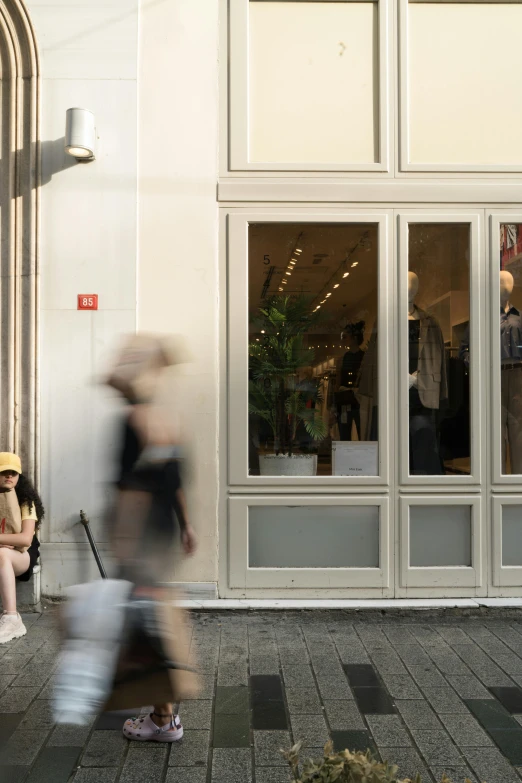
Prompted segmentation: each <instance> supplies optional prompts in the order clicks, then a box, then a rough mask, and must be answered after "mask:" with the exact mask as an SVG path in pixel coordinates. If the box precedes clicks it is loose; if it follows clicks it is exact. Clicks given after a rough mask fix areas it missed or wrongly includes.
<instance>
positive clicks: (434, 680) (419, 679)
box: [408, 665, 447, 688]
mask: <svg viewBox="0 0 522 783" xmlns="http://www.w3.org/2000/svg"><path fill="white" fill-rule="evenodd" d="M408 669H409V671H410V674H411V676H412V677H413V679H414V680H415V682H416V683H417V685H420V687H421V688H425V687H428V688H430V687H431V688H444V686H445V685H447V683H446V680H445V679H444V677H443V676H442V674H441V673H440V672H439V670H438V669H437V668H435V666H433V665H432V666H408Z"/></svg>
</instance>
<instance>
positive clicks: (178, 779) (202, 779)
mask: <svg viewBox="0 0 522 783" xmlns="http://www.w3.org/2000/svg"><path fill="white" fill-rule="evenodd" d="M223 780H224V778H223ZM206 781H207V769H206V767H204V768H196V767H184V768H182V767H176V769H169V770H168V771H167V777H166V778H165V783H206Z"/></svg>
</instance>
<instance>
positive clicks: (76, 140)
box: [65, 108, 96, 161]
mask: <svg viewBox="0 0 522 783" xmlns="http://www.w3.org/2000/svg"><path fill="white" fill-rule="evenodd" d="M95 148H96V128H95V123H94V114H93V113H92V112H91V111H87V109H78V108H75V109H67V114H66V118H65V151H66V152H67V153H68V154H69V155H72V157H73V158H77V159H78V160H82V161H89V160H94V151H95Z"/></svg>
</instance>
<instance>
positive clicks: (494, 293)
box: [488, 210, 522, 491]
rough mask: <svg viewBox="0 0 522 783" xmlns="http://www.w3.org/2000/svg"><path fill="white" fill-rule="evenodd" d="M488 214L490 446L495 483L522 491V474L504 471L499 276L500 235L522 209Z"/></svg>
mask: <svg viewBox="0 0 522 783" xmlns="http://www.w3.org/2000/svg"><path fill="white" fill-rule="evenodd" d="M488 214H489V221H488V222H489V259H490V263H489V268H490V276H491V277H490V281H489V282H490V284H489V291H490V293H491V296H490V342H491V413H490V415H491V449H490V453H491V455H492V473H493V475H492V481H493V484H498V485H500V486H504V487H506V486H509V487H510V489H514V488H515V487H517V488H518V489H519V490H520V491H522V475H520V474H516V473H515V474H513V475H509V474H503V473H502V438H501V434H502V396H501V386H500V384H501V375H500V373H501V370H500V339H499V308H500V304H499V302H500V279H499V272H500V266H499V259H498V237H499V232H500V226H501V224H502V223H520V224H522V212H521V211H519V212H514V211H508V210H490V211H489V212H488Z"/></svg>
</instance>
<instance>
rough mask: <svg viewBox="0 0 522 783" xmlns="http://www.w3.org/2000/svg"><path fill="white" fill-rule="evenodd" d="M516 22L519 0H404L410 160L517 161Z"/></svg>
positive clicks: (521, 106)
mask: <svg viewBox="0 0 522 783" xmlns="http://www.w3.org/2000/svg"><path fill="white" fill-rule="evenodd" d="M521 25H522V3H520V2H504V3H502V2H490V3H488V2H447V3H443V2H409V3H408V35H407V47H408V53H407V57H408V66H407V79H408V117H407V121H408V134H409V156H408V161H409V163H412V164H433V165H444V164H450V165H451V166H459V165H468V166H476V167H479V168H480V167H481V166H495V165H497V166H505V165H517V166H520V165H521V164H522V136H521V134H520V126H521V122H522V103H521V102H520V101H519V100H517V98H516V96H517V94H518V91H519V82H520V79H519V73H520V62H519V49H520V44H519V31H520V28H521ZM494 107H495V108H494ZM405 120H406V118H405Z"/></svg>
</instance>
